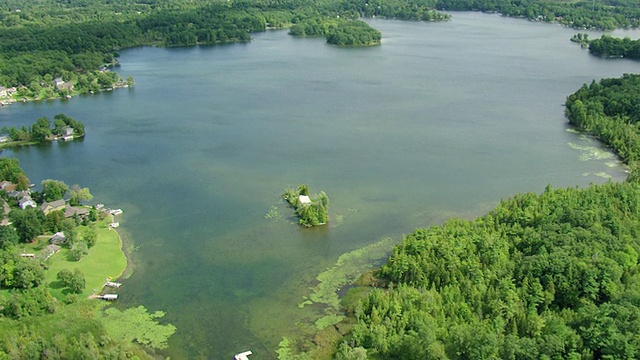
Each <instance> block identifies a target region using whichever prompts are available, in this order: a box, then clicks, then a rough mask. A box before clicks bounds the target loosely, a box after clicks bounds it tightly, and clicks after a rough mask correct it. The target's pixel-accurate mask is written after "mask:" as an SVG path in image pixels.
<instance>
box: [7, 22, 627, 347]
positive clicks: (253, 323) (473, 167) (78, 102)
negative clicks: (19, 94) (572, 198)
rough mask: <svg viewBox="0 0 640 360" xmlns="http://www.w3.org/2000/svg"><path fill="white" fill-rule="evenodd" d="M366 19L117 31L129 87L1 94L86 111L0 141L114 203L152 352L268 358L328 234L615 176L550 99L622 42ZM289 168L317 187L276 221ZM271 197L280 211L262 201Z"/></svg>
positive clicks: (331, 241) (362, 236)
mask: <svg viewBox="0 0 640 360" xmlns="http://www.w3.org/2000/svg"><path fill="white" fill-rule="evenodd" d="M369 22H370V24H371V25H372V26H374V27H376V28H378V29H380V30H381V31H382V33H383V40H382V45H381V46H378V47H371V48H338V47H333V46H329V45H327V44H325V42H324V40H323V39H296V38H293V37H291V36H289V35H287V33H286V31H268V32H265V33H259V34H254V35H253V37H254V39H253V41H252V42H251V43H247V44H234V45H226V46H214V47H193V48H178V49H162V48H137V49H130V50H126V51H122V56H121V58H120V62H121V67H119V68H118V69H117V71H119V72H120V73H121V74H122V75H123V76H124V77H126V76H128V75H132V76H134V78H135V81H136V86H135V87H134V88H132V89H119V90H117V91H113V92H109V93H101V94H97V95H94V96H81V97H75V98H74V99H72V100H71V101H54V102H38V103H26V104H14V105H11V106H7V107H4V108H0V126H21V125H22V124H30V123H32V122H34V121H35V119H37V118H38V117H41V116H49V117H53V115H55V114H57V113H60V112H63V113H65V114H67V115H69V116H72V117H74V118H75V119H77V120H80V121H82V122H83V123H84V124H85V128H86V131H87V136H86V137H85V138H84V139H82V140H78V141H73V142H68V143H62V142H56V143H52V144H47V145H43V146H34V147H28V148H20V149H15V150H5V151H3V156H12V157H17V158H18V159H19V160H20V163H21V165H22V167H23V168H24V169H25V170H26V171H27V174H28V175H29V177H30V179H31V180H32V182H34V183H36V184H39V183H40V181H42V180H43V179H48V178H54V179H60V180H63V181H64V182H66V183H67V184H70V185H71V184H76V183H77V184H80V185H82V186H86V187H89V188H90V189H91V192H92V194H93V195H94V202H97V203H104V204H105V205H107V206H109V207H114V208H122V209H123V210H124V214H123V215H120V217H119V221H120V222H121V224H122V228H121V229H122V231H123V234H125V236H126V237H127V239H129V241H132V242H133V244H134V246H135V249H136V250H135V251H134V253H133V259H134V262H135V271H134V273H133V275H132V276H131V277H130V278H129V279H127V280H125V281H124V285H123V287H122V289H121V290H120V292H119V293H120V300H119V302H118V304H117V306H119V307H128V306H137V305H139V304H143V305H145V306H146V307H147V308H148V309H149V310H150V311H155V310H163V311H165V312H166V313H167V315H166V317H165V318H164V319H163V321H168V322H171V323H173V324H174V325H176V326H177V328H178V331H177V333H176V334H175V335H174V336H173V337H172V338H171V340H170V348H169V349H168V350H166V351H164V352H163V354H164V355H169V356H171V357H172V358H173V359H183V358H204V359H230V358H232V356H233V354H234V353H236V352H240V351H244V350H247V349H250V350H252V351H253V352H254V353H255V355H254V357H255V358H256V359H274V358H276V353H275V349H276V348H277V345H278V342H279V341H280V340H281V339H282V337H283V336H293V335H295V334H297V333H299V332H300V329H302V328H304V327H305V326H307V325H306V324H307V323H309V322H311V323H312V322H313V321H315V319H316V318H317V315H318V313H319V312H320V311H321V309H320V308H318V307H313V306H311V307H305V308H303V309H301V308H299V307H298V304H299V303H301V302H302V300H303V297H304V296H308V295H309V292H310V291H309V288H310V287H312V286H314V285H315V280H314V279H315V277H316V276H317V275H318V274H319V273H320V272H322V271H324V270H325V269H327V268H328V267H331V266H332V265H333V264H334V263H335V262H336V260H337V259H338V257H339V256H340V255H341V254H344V253H346V252H349V251H353V250H356V249H359V248H362V247H364V246H367V245H369V244H372V243H374V242H376V241H378V240H380V239H382V238H385V237H391V238H393V239H394V240H395V241H396V242H397V241H399V240H400V239H401V237H402V235H403V234H406V233H409V232H411V231H412V230H413V229H415V228H416V227H425V226H429V225H433V224H440V223H442V221H444V220H445V219H446V218H448V217H452V216H458V217H463V218H473V217H474V216H477V215H480V214H483V213H485V212H486V211H488V210H489V209H491V208H492V207H493V206H495V205H496V204H497V202H498V201H500V199H504V198H507V197H509V196H511V195H513V194H515V193H518V192H527V191H531V192H538V193H539V192H542V191H543V190H544V188H545V186H546V185H547V184H551V185H552V186H553V187H567V186H586V185H588V184H590V183H603V182H606V181H609V180H610V179H612V180H614V181H620V180H622V179H623V178H624V177H625V172H624V168H623V167H622V166H621V165H620V163H619V162H618V161H617V160H616V159H615V157H613V156H612V154H610V153H609V152H607V151H603V150H602V148H601V147H600V146H599V145H598V143H597V142H595V141H593V140H592V139H590V138H589V137H585V136H583V135H580V134H578V133H576V132H574V131H571V129H570V128H569V126H568V125H567V121H566V119H565V118H564V108H563V103H564V101H565V98H566V96H567V95H569V94H570V93H572V92H574V91H575V90H577V89H578V88H579V87H580V86H581V85H582V84H583V83H588V82H591V81H592V80H593V79H600V78H602V77H618V76H621V75H622V74H623V73H629V72H637V71H638V68H639V66H638V63H637V62H632V61H626V60H621V59H616V60H604V59H598V58H595V57H592V56H590V55H589V54H588V52H587V51H586V50H582V49H580V47H579V46H577V45H575V44H573V43H571V42H569V39H570V37H571V36H572V35H573V34H574V33H576V31H575V30H571V29H566V28H562V27H559V26H556V25H549V24H541V23H533V22H527V21H525V20H516V19H508V18H503V17H500V16H497V15H487V14H478V13H454V14H453V20H452V21H450V22H445V23H423V22H401V21H384V20H370V21H369ZM626 34H630V36H633V34H635V33H623V32H620V33H616V35H622V36H624V35H626ZM590 35H591V37H599V34H598V33H595V32H594V33H590ZM301 183H306V184H308V185H309V186H310V188H311V192H312V193H315V192H319V191H321V190H322V191H325V192H326V193H327V194H328V196H329V199H330V220H331V221H330V223H329V225H327V226H324V227H321V228H314V229H303V228H300V227H299V226H297V225H295V224H293V222H292V221H293V220H292V219H291V218H290V217H291V215H292V212H291V211H290V210H289V209H288V208H287V207H286V206H285V204H284V203H283V202H282V201H281V200H280V198H279V196H280V194H281V193H282V192H283V191H284V189H285V188H287V187H293V186H297V185H298V184H301ZM273 206H275V207H277V208H278V212H279V213H280V214H282V215H283V218H282V219H281V220H277V219H266V218H265V214H266V213H267V212H268V211H269V210H270V208H272V207H273Z"/></svg>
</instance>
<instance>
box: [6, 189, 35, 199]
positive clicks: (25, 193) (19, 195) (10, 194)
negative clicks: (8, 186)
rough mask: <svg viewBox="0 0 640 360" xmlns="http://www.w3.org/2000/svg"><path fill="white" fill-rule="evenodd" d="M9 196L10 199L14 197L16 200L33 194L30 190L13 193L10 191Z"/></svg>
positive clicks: (14, 191)
mask: <svg viewBox="0 0 640 360" xmlns="http://www.w3.org/2000/svg"><path fill="white" fill-rule="evenodd" d="M7 195H9V197H12V198H14V199H18V198H23V197H26V196H31V192H30V191H29V190H22V191H17V190H13V191H10V192H9V194H7Z"/></svg>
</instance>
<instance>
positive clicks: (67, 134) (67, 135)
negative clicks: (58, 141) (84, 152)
mask: <svg viewBox="0 0 640 360" xmlns="http://www.w3.org/2000/svg"><path fill="white" fill-rule="evenodd" d="M73 131H74V130H73V128H72V127H70V126H66V127H65V128H64V129H62V140H65V141H67V140H73Z"/></svg>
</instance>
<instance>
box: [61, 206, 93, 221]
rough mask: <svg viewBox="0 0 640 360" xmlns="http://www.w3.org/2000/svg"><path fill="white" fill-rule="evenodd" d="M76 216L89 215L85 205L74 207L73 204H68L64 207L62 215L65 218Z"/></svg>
mask: <svg viewBox="0 0 640 360" xmlns="http://www.w3.org/2000/svg"><path fill="white" fill-rule="evenodd" d="M76 215H77V216H78V217H80V218H81V219H83V218H85V217H87V216H88V215H89V209H87V208H85V207H75V206H69V207H67V208H65V209H64V217H65V218H71V217H74V216H76Z"/></svg>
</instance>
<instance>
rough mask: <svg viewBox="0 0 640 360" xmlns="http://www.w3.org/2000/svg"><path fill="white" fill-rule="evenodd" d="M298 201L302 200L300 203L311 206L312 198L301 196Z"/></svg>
mask: <svg viewBox="0 0 640 360" xmlns="http://www.w3.org/2000/svg"><path fill="white" fill-rule="evenodd" d="M298 199H299V200H300V203H301V204H303V205H309V204H311V198H309V196H307V195H300V196H299V197H298Z"/></svg>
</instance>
